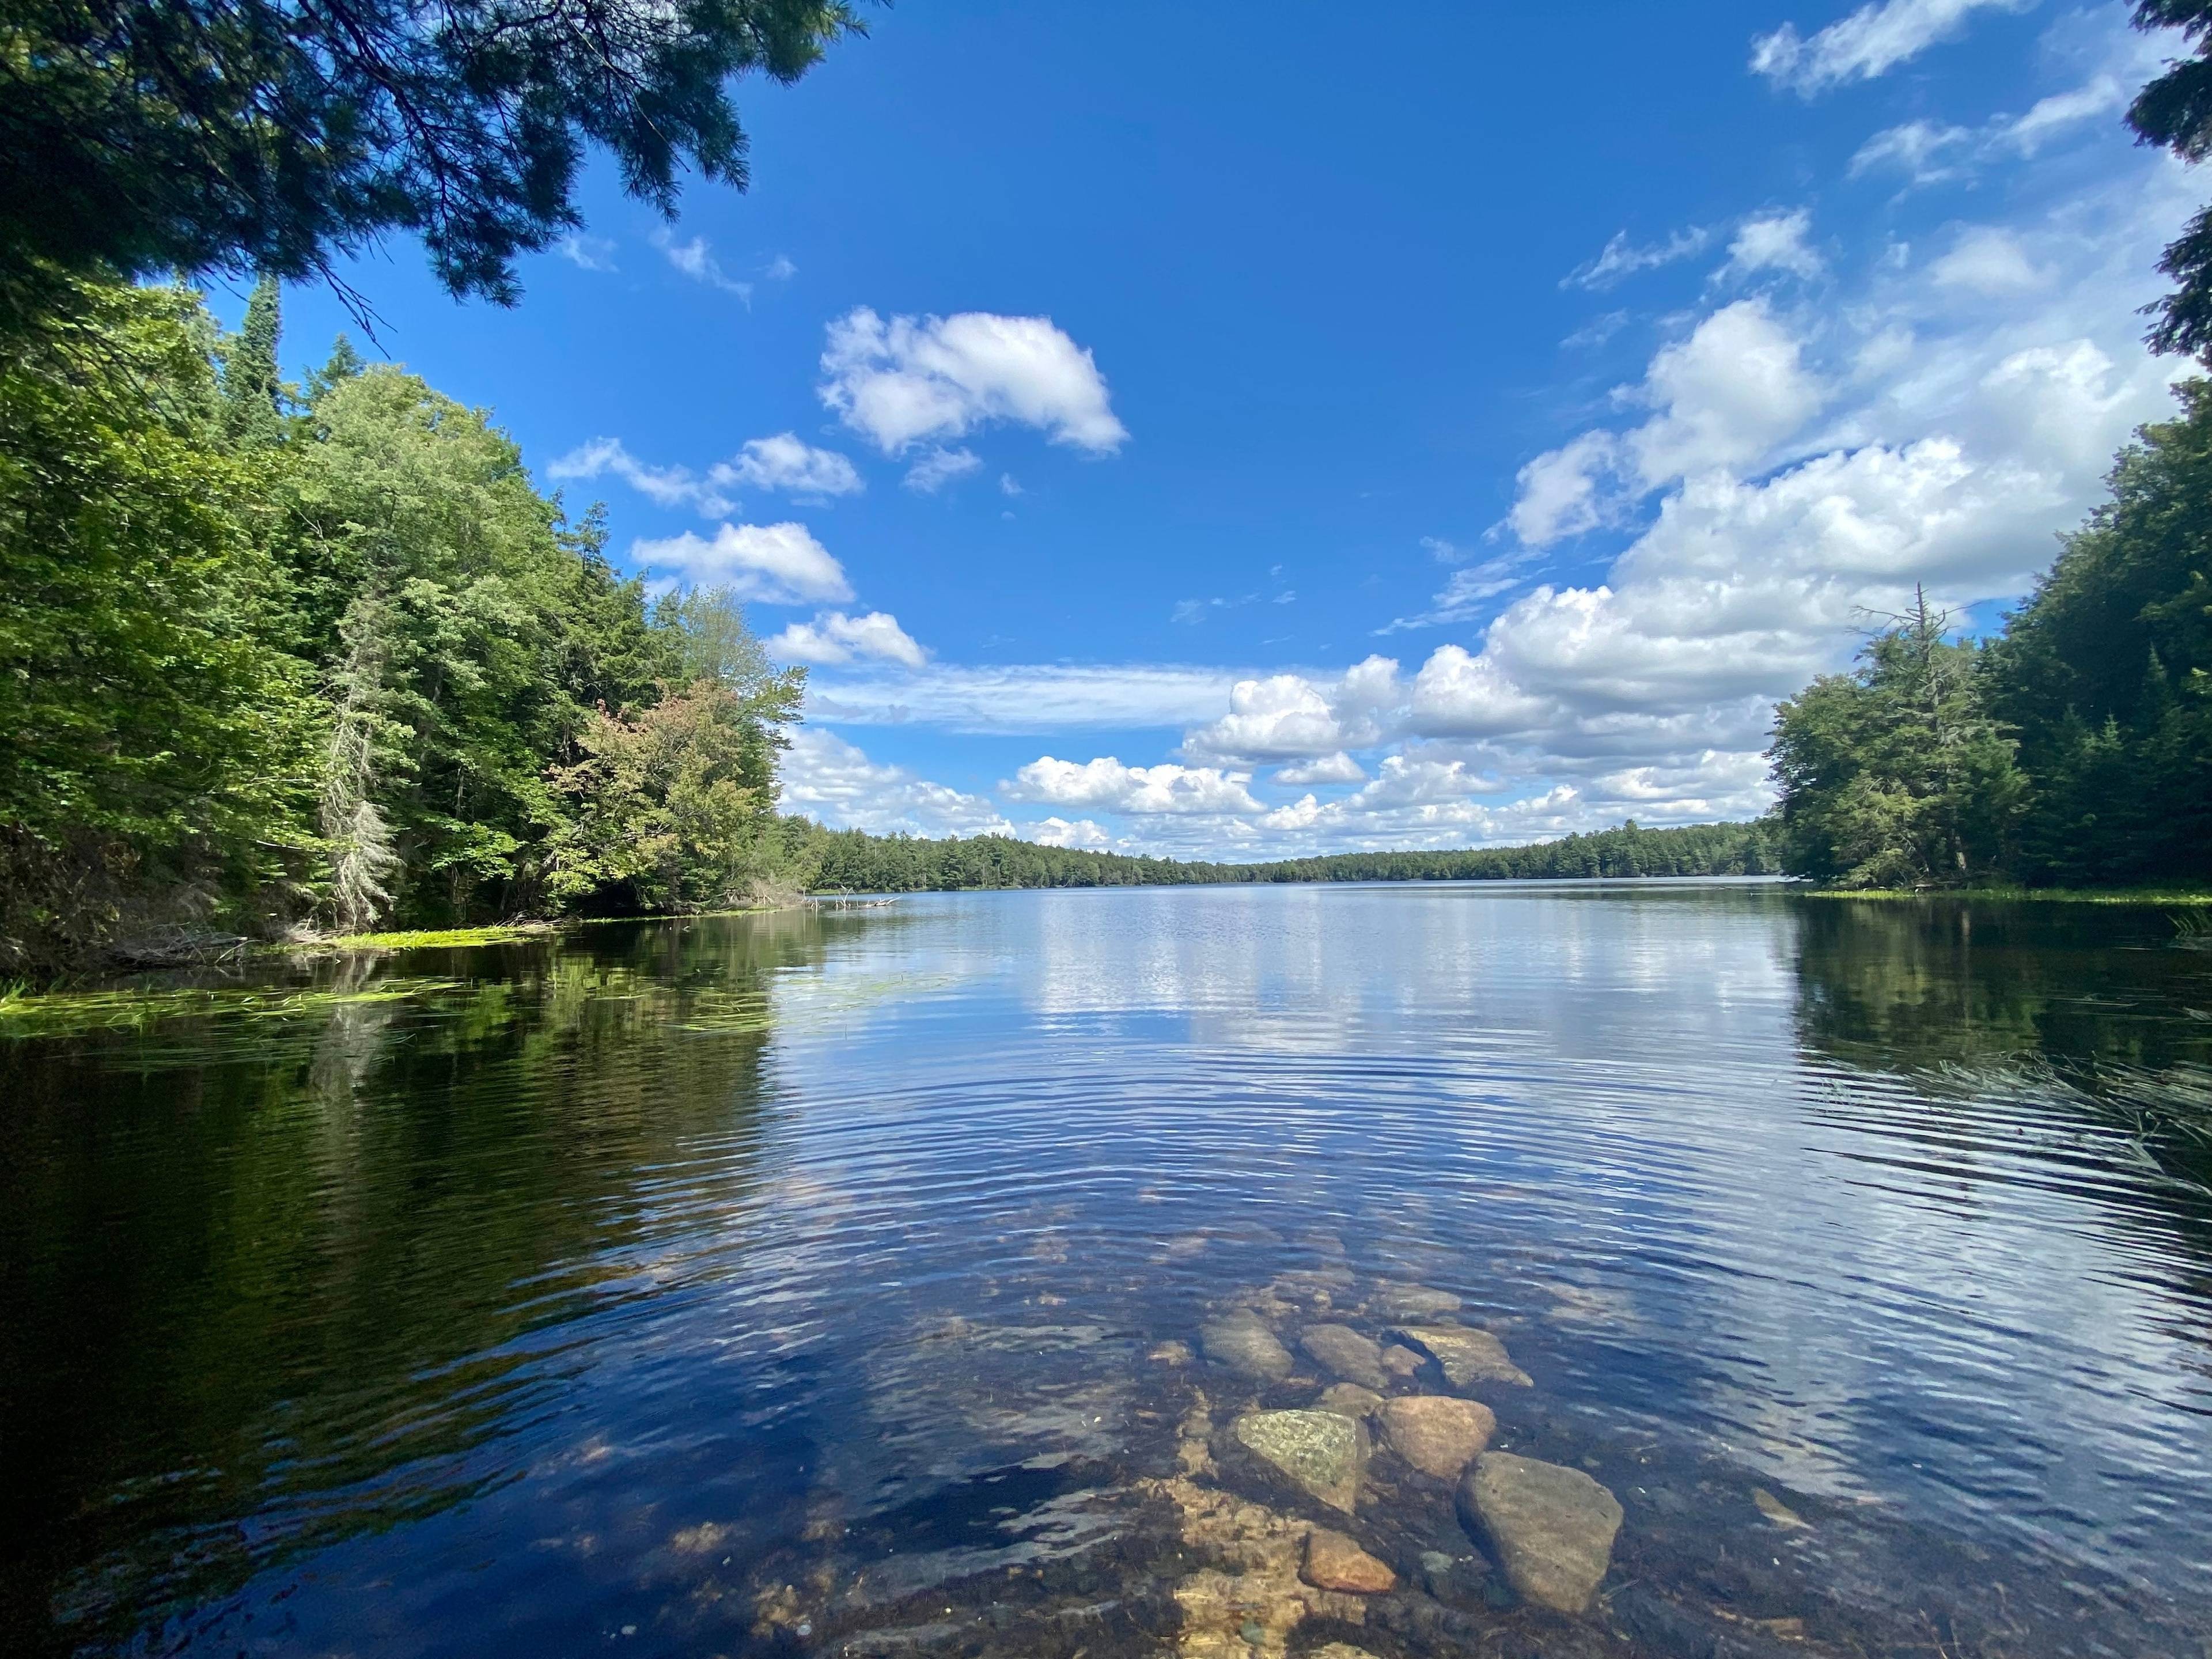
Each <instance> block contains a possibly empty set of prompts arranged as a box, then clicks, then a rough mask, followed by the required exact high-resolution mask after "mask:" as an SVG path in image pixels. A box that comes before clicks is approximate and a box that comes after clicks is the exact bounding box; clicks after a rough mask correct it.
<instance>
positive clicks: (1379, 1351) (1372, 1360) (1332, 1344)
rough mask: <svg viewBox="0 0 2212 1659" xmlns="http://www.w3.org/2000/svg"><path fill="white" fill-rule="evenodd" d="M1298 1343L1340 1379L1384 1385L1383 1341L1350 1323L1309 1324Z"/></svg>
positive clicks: (1316, 1361) (1372, 1387)
mask: <svg viewBox="0 0 2212 1659" xmlns="http://www.w3.org/2000/svg"><path fill="white" fill-rule="evenodd" d="M1298 1346H1300V1347H1301V1348H1303V1349H1304V1350H1305V1352H1306V1353H1307V1354H1308V1355H1309V1356H1310V1358H1312V1360H1313V1361H1314V1363H1315V1364H1317V1365H1319V1366H1320V1367H1321V1368H1322V1370H1325V1371H1327V1372H1328V1374H1329V1375H1330V1376H1333V1377H1334V1378H1336V1379H1337V1381H1339V1382H1340V1383H1358V1384H1360V1385H1361V1386H1362V1387H1363V1388H1369V1389H1379V1388H1381V1387H1382V1386H1383V1345H1382V1344H1381V1343H1379V1342H1377V1341H1376V1340H1374V1339H1373V1338H1372V1337H1367V1336H1362V1335H1360V1334H1359V1333H1358V1331H1355V1330H1353V1329H1352V1327H1351V1326H1349V1325H1309V1326H1307V1327H1306V1328H1305V1329H1304V1331H1303V1332H1302V1333H1301V1334H1299V1337H1298Z"/></svg>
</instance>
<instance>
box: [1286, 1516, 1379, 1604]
mask: <svg viewBox="0 0 2212 1659" xmlns="http://www.w3.org/2000/svg"><path fill="white" fill-rule="evenodd" d="M1299 1576H1300V1577H1303V1578H1304V1580H1305V1581H1306V1583H1309V1584H1311V1585H1312V1586H1313V1587H1314V1588H1315V1589H1328V1590H1343V1591H1346V1592H1347V1593H1348V1594H1351V1595H1381V1594H1382V1593H1383V1591H1385V1590H1388V1589H1396V1588H1397V1584H1398V1575H1397V1574H1396V1573H1395V1572H1393V1571H1390V1569H1389V1566H1387V1565H1385V1564H1383V1562H1380V1561H1378V1560H1376V1559H1375V1558H1374V1557H1373V1556H1371V1555H1370V1554H1369V1553H1367V1552H1366V1551H1365V1550H1364V1549H1362V1548H1360V1547H1359V1546H1358V1544H1357V1543H1355V1542H1353V1541H1352V1540H1351V1539H1349V1538H1346V1536H1345V1535H1344V1534H1342V1533H1340V1532H1331V1531H1330V1530H1329V1529H1328V1528H1327V1527H1316V1528H1314V1529H1313V1530H1312V1531H1311V1532H1310V1533H1308V1534H1306V1564H1305V1569H1304V1571H1303V1572H1302V1573H1301V1574H1300V1575H1299Z"/></svg>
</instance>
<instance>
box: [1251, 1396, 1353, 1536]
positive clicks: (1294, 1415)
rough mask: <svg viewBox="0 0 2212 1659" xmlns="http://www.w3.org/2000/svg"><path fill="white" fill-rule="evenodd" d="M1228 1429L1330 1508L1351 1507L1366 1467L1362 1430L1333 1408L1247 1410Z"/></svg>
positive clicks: (1349, 1512)
mask: <svg viewBox="0 0 2212 1659" xmlns="http://www.w3.org/2000/svg"><path fill="white" fill-rule="evenodd" d="M1231 1432H1232V1433H1234V1434H1235V1435H1236V1437H1237V1439H1238V1440H1239V1441H1240V1442H1242V1443H1243V1444H1244V1445H1245V1446H1246V1447H1248V1448H1249V1449H1250V1450H1252V1451H1253V1452H1254V1453H1255V1454H1257V1455H1259V1456H1261V1457H1262V1458H1264V1459H1266V1460H1267V1462H1270V1463H1272V1464H1273V1465H1274V1466H1275V1467H1276V1468H1279V1469H1280V1470H1281V1471H1282V1472H1283V1473H1284V1474H1285V1475H1286V1476H1288V1477H1289V1478H1290V1480H1291V1481H1292V1482H1293V1483H1294V1484H1296V1485H1297V1486H1301V1487H1303V1488H1304V1490H1305V1491H1307V1492H1310V1493H1312V1494H1313V1495H1314V1496H1315V1497H1316V1498H1319V1499H1321V1501H1322V1503H1324V1504H1328V1505H1329V1506H1330V1507H1331V1508H1332V1509H1340V1510H1343V1511H1344V1512H1345V1513H1346V1515H1349V1514H1351V1513H1352V1508H1353V1506H1354V1505H1355V1504H1357V1503H1358V1500H1359V1481H1360V1477H1361V1475H1362V1474H1364V1473H1365V1471H1366V1467H1367V1431H1366V1429H1365V1427H1364V1425H1361V1424H1359V1423H1357V1422H1355V1421H1353V1420H1352V1419H1351V1418H1348V1417H1340V1416H1339V1415H1337V1413H1334V1412H1251V1413H1247V1414H1246V1415H1245V1416H1243V1417H1240V1418H1238V1419H1237V1421H1236V1424H1235V1425H1234V1426H1233V1428H1232V1430H1231Z"/></svg>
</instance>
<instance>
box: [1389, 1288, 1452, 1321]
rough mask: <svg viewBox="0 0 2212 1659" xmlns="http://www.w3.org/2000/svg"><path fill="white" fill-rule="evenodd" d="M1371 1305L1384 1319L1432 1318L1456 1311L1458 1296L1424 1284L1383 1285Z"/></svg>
mask: <svg viewBox="0 0 2212 1659" xmlns="http://www.w3.org/2000/svg"><path fill="white" fill-rule="evenodd" d="M1373 1306H1374V1309H1375V1311H1376V1313H1378V1314H1380V1315H1382V1316H1383V1318H1385V1319H1434V1318H1435V1317H1436V1316H1437V1315H1438V1314H1448V1313H1457V1312H1458V1311H1459V1298H1458V1297H1455V1296H1454V1295H1453V1294H1452V1293H1451V1292H1450V1291H1432V1290H1431V1289H1429V1287H1428V1286H1427V1285H1383V1286H1382V1287H1381V1288H1380V1289H1379V1290H1377V1291H1376V1292H1375V1298H1374V1303H1373Z"/></svg>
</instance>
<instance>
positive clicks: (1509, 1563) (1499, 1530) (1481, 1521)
mask: <svg viewBox="0 0 2212 1659" xmlns="http://www.w3.org/2000/svg"><path fill="white" fill-rule="evenodd" d="M1460 1509H1461V1513H1462V1516H1463V1517H1464V1518H1465V1519H1467V1520H1468V1522H1470V1523H1471V1524H1472V1525H1473V1526H1474V1528H1476V1529H1477V1530H1479V1531H1480V1533H1481V1534H1482V1535H1483V1536H1484V1537H1486V1539H1487V1540H1488V1541H1489V1543H1490V1547H1491V1548H1492V1549H1493V1550H1494V1551H1496V1552H1497V1554H1498V1565H1499V1566H1501V1567H1503V1568H1504V1570H1505V1577H1506V1581H1507V1582H1508V1583H1510V1584H1511V1585H1512V1586H1513V1588H1514V1589H1516V1590H1518V1591H1519V1592H1520V1593H1521V1594H1522V1595H1524V1596H1526V1597H1527V1598H1528V1600H1529V1601H1541V1603H1543V1605H1544V1606H1546V1607H1553V1608H1556V1609H1557V1610H1558V1611H1559V1612H1561V1613H1582V1612H1583V1611H1584V1610H1585V1609H1586V1608H1588V1607H1589V1600H1590V1597H1591V1596H1592V1595H1595V1593H1596V1591H1597V1587H1598V1584H1599V1583H1600V1582H1601V1581H1602V1580H1603V1578H1604V1577H1605V1574H1606V1569H1607V1567H1608V1566H1610V1565H1612V1562H1613V1537H1614V1535H1615V1534H1618V1533H1619V1532H1620V1515H1621V1511H1620V1501H1619V1500H1618V1499H1617V1498H1614V1497H1613V1494H1612V1493H1611V1492H1607V1490H1606V1489H1605V1488H1604V1487H1603V1486H1600V1485H1598V1483H1597V1482H1596V1481H1595V1480H1591V1479H1590V1478H1589V1476H1588V1475H1586V1474H1583V1472H1582V1471H1581V1470H1580V1469H1570V1468H1562V1467H1561V1466H1560V1465H1559V1464H1557V1463H1541V1462H1537V1461H1536V1460H1535V1459H1534V1458H1533V1457H1516V1456H1515V1455H1513V1454H1512V1453H1511V1452H1486V1453H1485V1454H1484V1455H1482V1456H1480V1457H1479V1458H1477V1459H1476V1460H1475V1462H1474V1468H1471V1469H1469V1470H1468V1472H1467V1478H1466V1479H1465V1480H1462V1482H1461V1483H1460Z"/></svg>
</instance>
